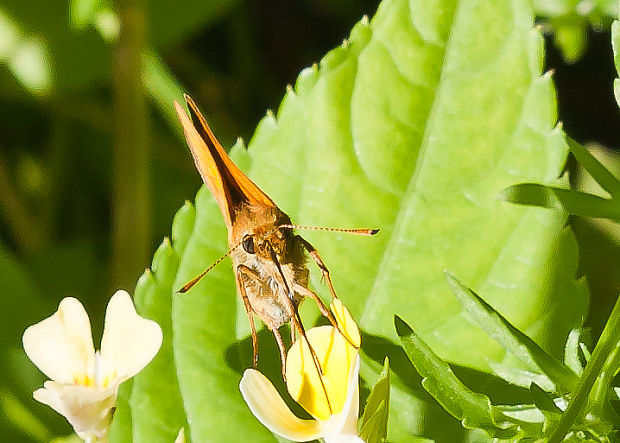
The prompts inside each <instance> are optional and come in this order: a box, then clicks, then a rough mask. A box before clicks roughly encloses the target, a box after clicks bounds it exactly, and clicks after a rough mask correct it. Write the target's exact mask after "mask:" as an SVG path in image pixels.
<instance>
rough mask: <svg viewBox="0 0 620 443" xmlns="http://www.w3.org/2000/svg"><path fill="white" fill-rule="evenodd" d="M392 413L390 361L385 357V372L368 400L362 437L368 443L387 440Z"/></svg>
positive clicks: (378, 442) (363, 420)
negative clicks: (390, 414)
mask: <svg viewBox="0 0 620 443" xmlns="http://www.w3.org/2000/svg"><path fill="white" fill-rule="evenodd" d="M389 413H390V361H389V359H388V358H387V357H385V362H384V363H383V370H382V371H381V374H379V379H378V380H377V382H376V383H375V386H374V387H373V388H372V391H370V395H369V396H368V399H367V400H366V407H365V408H364V415H363V417H362V428H361V431H360V436H361V437H362V439H363V440H364V441H365V442H366V443H381V442H384V441H386V440H387V424H388V417H389Z"/></svg>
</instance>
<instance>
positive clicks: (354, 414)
mask: <svg viewBox="0 0 620 443" xmlns="http://www.w3.org/2000/svg"><path fill="white" fill-rule="evenodd" d="M359 370H360V356H359V354H358V355H357V356H356V357H355V362H354V365H353V368H352V369H351V371H350V373H349V381H348V383H347V398H346V400H345V403H344V406H343V408H342V411H340V413H339V414H337V415H333V416H332V417H331V418H330V419H329V420H328V422H327V423H326V424H325V426H324V432H325V434H324V435H323V439H324V440H325V443H328V441H330V438H331V437H334V439H332V440H331V441H349V440H346V439H345V440H342V439H343V438H344V437H345V436H348V437H350V438H351V439H350V441H362V440H361V439H359V437H357V438H358V439H359V440H355V438H354V437H355V436H357V435H358V434H359V432H358V429H357V418H358V415H359Z"/></svg>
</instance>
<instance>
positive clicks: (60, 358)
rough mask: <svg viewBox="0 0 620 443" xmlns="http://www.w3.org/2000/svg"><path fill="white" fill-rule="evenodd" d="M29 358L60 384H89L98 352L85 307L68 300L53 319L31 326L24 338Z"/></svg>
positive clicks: (59, 307)
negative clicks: (94, 345) (88, 378)
mask: <svg viewBox="0 0 620 443" xmlns="http://www.w3.org/2000/svg"><path fill="white" fill-rule="evenodd" d="M22 341H23V343H24V350H25V351H26V354H27V355H28V358H30V360H32V362H33V363H34V364H35V365H36V366H37V367H38V368H39V369H40V370H41V371H42V372H43V373H44V374H45V375H47V376H48V377H49V378H51V379H52V380H55V381H57V382H59V383H88V382H87V381H86V380H85V378H86V377H88V376H91V375H92V374H93V370H94V360H95V349H94V347H93V339H92V337H91V332H90V321H89V320H88V315H87V314H86V311H85V310H84V307H83V306H82V304H81V303H80V302H79V301H78V300H76V299H75V298H73V297H67V298H64V299H63V300H62V301H61V302H60V304H59V305H58V311H57V312H56V313H55V314H53V315H52V316H50V317H48V318H46V319H45V320H42V321H41V322H39V323H37V324H36V325H32V326H30V327H29V328H28V329H26V331H25V332H24V336H23V338H22Z"/></svg>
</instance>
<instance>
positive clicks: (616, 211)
mask: <svg viewBox="0 0 620 443" xmlns="http://www.w3.org/2000/svg"><path fill="white" fill-rule="evenodd" d="M498 197H499V198H500V199H502V200H505V201H508V202H511V203H515V204H518V205H525V206H540V207H542V208H548V209H564V210H565V211H566V212H568V213H570V214H574V215H582V216H584V217H600V218H608V219H610V220H615V221H620V206H618V204H617V203H616V202H615V201H612V200H609V199H606V198H601V197H598V196H596V195H592V194H588V193H585V192H581V191H573V190H569V189H562V188H556V187H553V186H545V185H540V184H537V183H521V184H518V185H513V186H509V187H507V188H505V189H503V190H502V191H501V192H500V193H499V195H498Z"/></svg>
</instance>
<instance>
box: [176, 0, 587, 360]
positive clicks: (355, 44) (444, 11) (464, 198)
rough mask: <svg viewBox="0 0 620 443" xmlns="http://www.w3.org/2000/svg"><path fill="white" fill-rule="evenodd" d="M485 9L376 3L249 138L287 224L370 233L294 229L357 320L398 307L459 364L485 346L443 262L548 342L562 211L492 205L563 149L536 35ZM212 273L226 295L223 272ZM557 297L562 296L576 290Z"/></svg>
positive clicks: (543, 173) (498, 10)
mask: <svg viewBox="0 0 620 443" xmlns="http://www.w3.org/2000/svg"><path fill="white" fill-rule="evenodd" d="M485 5H486V6H485V7H484V8H483V7H482V6H480V4H478V3H477V2H463V3H462V4H461V3H457V4H455V3H454V2H448V1H446V2H436V3H434V4H432V5H430V4H428V3H427V2H415V1H412V2H405V1H387V2H384V3H383V4H382V5H381V7H380V9H379V12H378V13H377V16H376V17H375V18H374V19H373V22H372V24H371V25H370V26H368V25H366V24H365V23H360V24H358V25H357V26H356V27H355V28H354V30H353V32H352V35H351V39H350V43H348V44H347V45H345V46H343V47H341V48H338V49H336V50H334V51H333V52H331V53H330V54H329V55H328V56H327V57H325V59H324V60H323V61H322V62H321V65H320V68H319V67H313V68H309V69H307V70H305V71H303V72H302V74H301V75H300V77H299V79H298V81H297V85H296V87H295V90H292V89H289V90H288V92H287V94H286V97H285V99H284V101H283V103H282V105H281V107H280V110H279V112H278V116H277V119H275V118H274V117H272V116H270V115H268V116H267V117H266V118H265V119H264V120H263V121H262V122H261V123H260V124H259V127H258V129H257V131H256V134H255V135H254V138H253V140H252V142H251V143H250V146H249V152H250V155H251V156H252V164H251V167H250V168H249V175H250V176H251V177H252V178H253V179H255V181H256V182H257V183H258V184H259V186H261V187H263V188H264V189H265V190H266V191H267V193H268V194H270V195H271V196H272V197H273V198H274V200H275V201H276V202H278V203H279V205H280V206H281V207H282V208H283V209H284V210H285V211H286V212H288V213H289V214H290V215H291V217H292V218H293V221H295V222H297V223H300V224H306V225H307V224H314V225H320V226H371V227H375V226H376V227H380V228H381V229H382V232H381V233H380V234H379V236H377V237H376V238H371V239H368V238H351V237H346V236H344V235H330V234H326V233H308V234H307V237H308V238H309V239H310V240H311V241H312V242H313V243H314V244H315V246H317V248H318V250H319V251H320V252H321V253H322V256H323V258H324V260H325V261H326V263H327V264H328V266H330V267H331V270H332V273H333V275H334V281H335V286H336V289H337V290H338V291H339V293H340V295H341V296H342V298H343V300H345V302H346V303H347V304H348V305H349V307H350V309H351V311H352V312H353V314H354V315H355V316H356V318H359V319H360V322H361V326H362V327H363V328H365V329H366V330H367V331H368V332H370V333H373V334H377V335H384V336H388V337H391V338H392V339H395V337H394V335H393V334H394V333H393V331H392V329H391V325H390V318H391V316H392V314H393V313H394V312H396V313H399V314H402V315H406V316H407V317H408V318H411V314H413V315H414V318H413V319H411V321H412V322H414V323H415V326H416V330H418V331H420V333H421V335H422V337H423V338H424V339H425V340H427V341H428V342H429V344H430V345H431V346H432V347H433V349H436V350H438V352H439V353H440V355H442V356H444V357H446V358H449V359H452V360H455V361H458V362H461V363H465V364H469V365H474V366H484V365H485V362H486V359H487V358H493V356H496V357H498V356H499V355H500V352H501V351H500V350H499V347H497V346H496V345H495V344H493V343H491V341H490V340H489V339H488V337H486V336H485V334H484V333H482V332H481V331H479V330H476V329H475V328H471V327H470V326H469V322H468V321H467V320H465V319H464V318H463V314H462V308H461V307H460V305H459V304H458V302H456V300H454V299H453V298H452V297H451V295H450V294H449V291H448V288H447V285H445V284H444V283H443V282H442V277H441V274H442V272H441V271H442V270H443V269H444V268H450V269H451V270H453V271H454V272H455V273H458V275H460V276H462V278H463V279H466V280H467V281H468V282H473V283H472V286H473V287H474V288H475V289H476V290H478V291H479V292H481V293H484V294H487V301H488V302H490V303H491V304H493V306H496V307H497V308H498V310H499V311H500V312H502V313H503V314H504V315H505V316H506V317H507V318H508V319H509V320H510V321H511V322H512V323H513V324H515V325H516V326H517V327H518V328H519V329H521V330H524V331H525V332H527V333H530V332H531V331H533V330H535V331H536V333H534V334H531V335H533V336H534V338H535V339H542V340H544V341H547V342H553V343H554V344H557V345H558V347H559V343H560V342H563V340H557V343H556V338H557V336H556V338H554V337H552V336H553V335H554V334H549V333H548V331H545V324H548V323H547V322H548V321H549V319H550V318H551V317H552V312H550V311H549V310H548V309H547V308H546V306H548V305H549V304H550V301H551V300H552V299H553V298H554V297H555V296H556V294H555V293H554V290H553V287H552V286H550V285H549V284H548V283H549V281H548V275H549V273H548V271H549V270H550V269H549V267H548V266H545V264H546V263H547V262H548V261H549V259H550V258H551V257H552V256H553V254H554V250H555V249H556V248H557V247H558V245H559V240H560V238H559V233H560V228H561V226H562V224H563V223H564V216H563V215H562V214H561V213H559V212H552V211H544V210H539V209H523V208H516V207H513V206H510V205H507V204H505V203H501V202H498V201H497V200H496V195H497V192H498V191H499V190H501V189H503V188H504V187H505V185H509V184H513V183H516V182H520V181H523V179H525V178H527V179H528V180H531V181H538V182H543V183H550V182H554V181H555V177H556V176H557V174H558V172H559V170H560V169H561V166H562V164H563V161H564V158H565V155H566V146H565V143H564V141H563V138H562V134H561V132H560V131H559V130H558V129H553V126H554V124H555V120H556V115H555V101H554V97H553V87H552V83H551V78H550V76H548V75H545V76H540V69H541V65H542V38H541V36H540V34H539V33H538V31H537V30H534V29H532V16H531V11H529V10H528V9H527V8H526V7H525V6H524V5H523V3H522V2H518V1H517V2H500V3H498V4H494V5H493V6H492V7H491V6H489V5H487V4H486V3H485ZM507 29H510V32H507ZM240 156H241V153H237V157H240ZM211 217H213V219H218V218H219V214H218V213H217V211H214V213H213V214H212V215H211ZM213 223H216V224H217V223H219V226H221V221H219V220H214V221H213ZM197 226H198V227H199V228H200V223H199V224H198V225H197ZM202 229H203V232H204V231H205V228H202ZM213 234H215V233H213ZM203 235H204V234H203ZM213 238H214V235H212V236H211V237H210V239H209V240H208V242H209V244H210V245H211V246H213V245H214V240H213ZM222 244H223V242H222ZM223 250H224V248H221V249H220V250H218V251H217V252H223ZM213 255H214V256H215V255H217V253H214V254H213ZM203 257H204V256H203ZM573 258H574V256H573ZM210 259H212V257H207V258H202V261H201V265H204V264H207V262H208V261H209V260H210ZM192 262H193V263H196V258H194V259H193V260H192ZM553 263H555V264H557V262H553ZM562 264H563V263H562ZM570 265H571V266H572V267H573V268H572V270H573V271H574V270H575V267H576V263H575V262H574V260H573V262H572V263H571V264H570ZM199 267H200V266H196V267H195V268H194V269H193V272H196V271H197V269H198V268H199ZM183 268H184V263H183V262H182V263H181V271H183ZM220 272H223V274H226V275H225V277H224V278H226V279H227V281H228V282H229V283H228V285H229V286H228V288H229V289H228V290H229V291H230V293H231V294H232V293H233V292H234V289H233V283H232V274H231V273H230V272H229V271H228V270H224V271H221V270H220ZM189 274H191V272H190V273H188V274H187V275H188V276H189ZM218 275H219V274H218ZM212 278H213V279H215V276H213V277H212ZM205 285H206V283H205ZM203 291H204V289H203ZM562 297H563V300H564V302H563V303H567V304H568V305H569V306H572V305H573V303H575V299H580V298H582V297H583V293H574V292H573V293H568V294H562ZM553 306H557V304H553ZM582 307H583V303H582V302H581V301H579V302H578V303H577V304H576V309H575V311H574V312H572V313H571V314H570V315H569V318H567V319H566V320H567V323H571V322H573V323H574V322H576V321H578V319H579V318H580V316H581V315H582V314H583V312H580V311H581V309H582ZM553 309H555V307H554V308H553ZM543 311H544V312H543ZM543 314H544V315H543ZM560 329H561V328H560ZM554 332H557V333H559V334H558V336H561V335H564V334H565V333H566V332H567V330H564V331H562V332H560V330H555V331H554ZM548 344H549V343H543V345H548Z"/></svg>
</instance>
